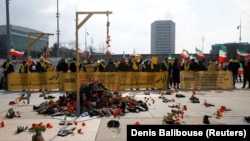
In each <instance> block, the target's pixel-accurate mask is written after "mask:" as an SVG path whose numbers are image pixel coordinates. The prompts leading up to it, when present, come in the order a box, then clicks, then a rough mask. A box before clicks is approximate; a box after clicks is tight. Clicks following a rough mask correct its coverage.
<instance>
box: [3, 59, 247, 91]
mask: <svg viewBox="0 0 250 141" xmlns="http://www.w3.org/2000/svg"><path fill="white" fill-rule="evenodd" d="M166 56H167V55H166ZM46 61H47V60H46V59H45V58H42V57H41V58H40V60H39V61H38V62H35V61H23V64H22V65H21V67H20V69H19V72H20V73H27V71H28V70H29V72H39V73H42V72H51V71H57V72H63V73H66V72H76V67H77V66H78V67H79V71H83V72H87V69H86V66H87V65H88V64H93V63H96V62H93V61H92V60H91V59H88V60H87V61H79V63H77V62H76V58H72V61H71V62H67V61H66V60H65V58H61V60H60V61H59V62H58V64H57V65H56V67H55V69H54V66H52V64H51V63H46ZM247 62H249V61H247ZM247 62H246V63H243V64H244V65H243V69H244V74H243V86H242V88H244V87H245V85H246V82H247V81H249V77H250V74H249V64H247ZM204 63H205V60H201V61H197V60H194V59H191V60H188V59H186V60H184V62H183V60H182V59H181V58H174V59H171V60H169V59H168V58H167V57H165V58H164V60H163V61H160V59H159V60H158V62H156V61H155V60H154V62H153V60H152V56H149V57H147V58H144V60H143V59H142V57H141V58H139V59H138V58H134V57H133V56H131V58H126V57H122V58H121V59H120V60H119V61H118V60H116V61H114V60H113V58H112V57H110V58H109V59H108V60H107V62H106V61H105V60H102V61H101V62H100V63H96V64H97V67H96V69H94V71H98V72H165V71H166V72H168V74H169V75H168V79H167V80H166V81H167V89H170V88H171V87H175V88H180V72H181V71H232V74H233V86H235V83H236V79H237V77H238V69H239V67H240V65H239V63H240V62H239V61H238V60H237V59H236V58H232V59H230V60H229V62H228V64H227V65H225V66H224V67H223V63H219V64H218V62H217V61H216V60H211V61H210V63H209V64H208V65H207V66H205V64H204ZM241 63H242V62H241ZM2 68H3V70H4V71H3V73H4V78H3V79H4V80H2V81H1V83H3V82H5V84H2V85H1V86H5V85H6V84H7V83H6V80H7V74H8V73H11V72H14V70H13V69H14V67H13V65H12V63H11V61H10V60H9V59H7V60H6V61H5V62H4V64H3V65H2ZM135 83H136V82H135Z"/></svg>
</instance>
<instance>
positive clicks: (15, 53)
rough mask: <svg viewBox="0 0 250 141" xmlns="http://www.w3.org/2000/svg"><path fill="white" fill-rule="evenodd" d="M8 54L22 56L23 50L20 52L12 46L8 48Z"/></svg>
mask: <svg viewBox="0 0 250 141" xmlns="http://www.w3.org/2000/svg"><path fill="white" fill-rule="evenodd" d="M9 55H11V56H17V57H23V55H24V52H23V51H22V52H20V51H17V50H15V49H13V48H12V49H10V52H9Z"/></svg>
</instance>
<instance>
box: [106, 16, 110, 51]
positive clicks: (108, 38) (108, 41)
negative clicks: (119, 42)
mask: <svg viewBox="0 0 250 141" xmlns="http://www.w3.org/2000/svg"><path fill="white" fill-rule="evenodd" d="M109 25H110V22H109V14H108V13H107V39H106V45H107V52H106V54H107V55H110V52H109V50H108V48H109V47H110V35H109Z"/></svg>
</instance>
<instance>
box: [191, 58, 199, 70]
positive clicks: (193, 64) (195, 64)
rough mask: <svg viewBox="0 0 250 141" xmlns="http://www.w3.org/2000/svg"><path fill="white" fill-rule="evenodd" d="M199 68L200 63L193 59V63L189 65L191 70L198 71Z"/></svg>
mask: <svg viewBox="0 0 250 141" xmlns="http://www.w3.org/2000/svg"><path fill="white" fill-rule="evenodd" d="M198 69H199V68H198V63H197V62H195V60H194V59H191V63H190V65H189V70H191V71H197V70H198Z"/></svg>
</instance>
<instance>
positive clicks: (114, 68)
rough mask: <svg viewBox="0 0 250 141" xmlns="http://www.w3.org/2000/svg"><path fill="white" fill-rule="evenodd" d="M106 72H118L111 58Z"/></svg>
mask: <svg viewBox="0 0 250 141" xmlns="http://www.w3.org/2000/svg"><path fill="white" fill-rule="evenodd" d="M105 72H116V66H115V64H114V60H113V59H112V58H109V62H108V64H107V65H106V67H105Z"/></svg>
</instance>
